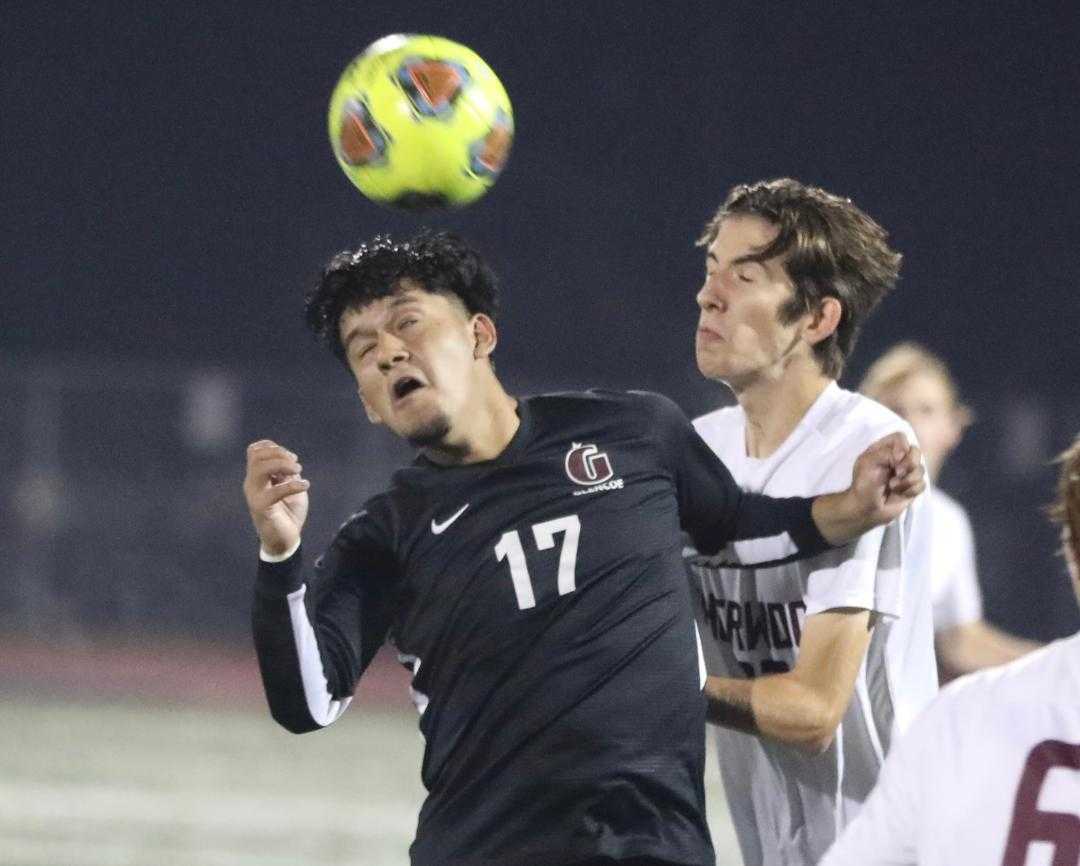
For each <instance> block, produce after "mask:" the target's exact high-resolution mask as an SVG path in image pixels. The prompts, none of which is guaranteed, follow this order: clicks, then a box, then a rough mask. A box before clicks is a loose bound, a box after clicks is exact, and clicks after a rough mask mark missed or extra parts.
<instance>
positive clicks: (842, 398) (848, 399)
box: [816, 386, 915, 447]
mask: <svg viewBox="0 0 1080 866" xmlns="http://www.w3.org/2000/svg"><path fill="white" fill-rule="evenodd" d="M823 397H824V398H825V399H826V400H827V403H826V405H825V406H824V407H823V408H824V411H823V412H821V414H820V416H819V417H818V418H817V423H816V429H817V431H818V433H819V434H821V436H822V437H823V438H824V439H825V440H826V441H844V442H847V443H850V444H856V443H858V444H860V445H861V446H863V447H865V446H866V445H869V444H871V443H872V442H875V441H877V440H878V439H880V438H881V437H882V436H888V435H889V434H890V433H897V432H899V433H903V434H904V435H905V436H907V438H908V439H909V440H910V441H911V442H914V441H915V431H914V430H912V429H911V425H910V424H908V422H907V421H905V420H904V419H903V418H901V417H900V416H899V415H897V414H896V413H895V412H893V411H892V410H891V409H887V408H886V407H884V406H882V405H881V404H880V403H878V402H877V401H876V400H871V399H870V398H869V397H864V396H863V395H862V394H857V393H855V392H854V391H848V390H847V389H845V388H841V387H839V386H835V387H833V388H831V389H830V390H829V392H827V393H826V394H825V395H823Z"/></svg>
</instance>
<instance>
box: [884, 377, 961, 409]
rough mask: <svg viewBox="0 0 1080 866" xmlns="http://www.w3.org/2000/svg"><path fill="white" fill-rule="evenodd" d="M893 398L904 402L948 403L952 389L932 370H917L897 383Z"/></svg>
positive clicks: (950, 400) (950, 399)
mask: <svg viewBox="0 0 1080 866" xmlns="http://www.w3.org/2000/svg"><path fill="white" fill-rule="evenodd" d="M895 399H896V400H898V401H900V402H905V403H908V402H910V403H914V402H916V401H921V402H929V401H933V402H936V403H943V404H950V403H952V391H951V390H950V389H949V386H948V385H946V384H945V381H944V380H943V379H942V378H941V376H939V375H938V374H937V373H935V372H933V371H932V370H919V371H918V372H916V373H912V374H911V375H910V376H908V377H907V378H906V379H903V380H902V381H901V382H900V383H899V384H897V386H896V388H895Z"/></svg>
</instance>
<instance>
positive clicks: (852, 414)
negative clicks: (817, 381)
mask: <svg viewBox="0 0 1080 866" xmlns="http://www.w3.org/2000/svg"><path fill="white" fill-rule="evenodd" d="M695 426H696V427H697V429H698V432H699V433H700V434H701V436H702V437H703V438H704V439H705V441H706V442H708V443H709V445H710V446H711V447H712V449H713V450H714V451H715V452H716V453H717V454H718V455H719V456H720V457H721V458H722V459H723V460H724V462H725V463H726V464H727V466H728V468H729V469H730V470H731V472H732V474H733V475H734V476H735V480H736V481H738V482H739V484H740V485H741V486H742V487H743V488H744V489H746V490H750V491H755V492H761V493H765V494H768V495H770V496H814V495H817V494H820V493H831V492H834V491H837V490H842V489H845V488H847V487H848V486H849V485H850V484H851V477H852V470H853V467H854V464H855V458H856V457H858V456H859V454H860V453H862V451H863V450H865V449H866V447H867V446H868V445H870V444H871V443H872V442H874V441H876V440H877V439H880V438H881V437H882V436H885V435H887V434H889V433H893V432H896V431H902V432H904V433H905V434H906V435H907V436H908V438H909V439H910V440H911V441H913V442H914V441H915V437H914V434H913V433H912V431H911V428H910V427H909V426H908V425H907V424H906V423H905V422H904V421H903V420H902V419H900V418H899V417H898V416H896V415H894V414H893V413H892V412H890V411H889V410H888V409H886V408H885V407H883V406H881V405H880V404H878V403H875V402H874V401H872V400H869V399H868V398H866V397H863V396H861V395H859V394H855V393H852V392H850V391H845V390H843V389H841V388H839V387H838V386H837V385H836V384H835V383H832V384H830V385H829V386H828V388H826V390H825V391H824V392H823V393H822V394H821V396H820V397H819V398H818V399H817V400H816V401H815V403H814V405H813V406H811V407H810V409H809V411H808V412H807V413H806V415H805V416H804V417H803V419H802V420H801V421H800V422H799V425H798V426H797V427H796V428H795V430H794V431H793V432H792V433H791V435H790V436H789V437H788V438H787V440H786V441H785V442H784V443H783V444H782V445H781V446H780V448H779V449H777V451H776V452H775V453H774V454H772V455H771V456H770V457H767V458H764V459H756V458H751V457H748V456H747V455H746V445H745V442H746V416H745V414H744V413H743V411H742V409H741V408H740V407H738V406H732V407H728V408H724V409H720V410H718V411H716V412H713V413H711V414H709V415H705V416H704V417H702V418H699V419H698V420H697V421H696V422H695ZM927 510H928V509H927V508H926V502H925V497H919V499H917V500H916V501H915V502H914V503H913V504H912V506H911V507H910V508H908V510H907V511H905V512H904V514H903V515H902V516H901V517H900V518H899V519H898V520H896V521H894V522H893V523H891V524H889V525H888V526H885V527H879V528H878V529H875V530H873V531H871V532H869V533H867V534H866V535H864V536H862V538H860V539H859V540H858V541H857V542H855V543H853V544H851V545H848V546H846V547H842V548H837V549H835V550H831V551H828V552H826V553H824V554H822V555H820V556H818V557H815V558H813V559H809V560H803V561H800V562H788V563H786V564H785V563H782V562H781V563H779V564H776V565H772V566H764V567H752V566H750V565H748V564H751V563H767V562H775V561H776V560H783V559H784V558H785V557H787V556H788V555H789V554H790V552H791V546H790V544H789V543H788V542H787V540H786V539H785V538H783V537H778V538H774V539H765V540H754V541H740V542H735V543H733V544H730V545H729V546H728V547H727V548H726V549H725V550H724V551H721V553H720V554H719V555H718V556H714V557H709V558H704V557H694V558H692V559H691V568H690V572H691V583H692V589H693V590H694V591H693V593H692V594H693V595H694V597H695V598H696V600H697V603H698V605H699V609H698V616H699V622H700V631H701V636H702V641H703V646H704V650H705V658H706V665H707V669H708V671H709V673H710V674H713V675H717V676H726V677H747V676H758V675H760V674H770V673H779V672H783V671H787V670H790V669H791V668H793V667H794V666H795V662H796V660H797V658H798V654H799V641H800V637H801V634H802V629H803V626H804V623H805V620H806V618H808V617H811V616H813V615H814V614H818V613H822V612H824V611H827V610H831V609H835V608H859V609H865V610H871V611H875V612H877V613H878V614H881V615H882V616H881V618H880V619H879V620H878V623H877V625H876V626H875V628H874V633H873V636H872V638H871V641H870V646H869V648H868V650H867V655H866V658H865V660H864V662H863V665H862V667H861V669H860V671H859V675H858V677H857V679H856V683H855V691H854V695H853V697H852V701H851V703H850V705H849V707H848V709H847V711H846V713H845V715H844V717H843V720H842V722H841V724H840V727H839V729H838V730H837V733H836V738H835V740H834V741H833V743H832V745H831V746H830V747H829V748H828V749H827V750H826V751H825V752H823V753H822V754H820V755H815V756H808V755H806V754H804V753H802V752H800V751H798V750H797V749H795V748H793V747H791V746H785V745H783V744H780V743H777V742H772V741H769V740H766V739H759V738H757V737H754V736H750V735H747V734H743V733H740V732H738V731H732V730H728V729H725V728H718V729H717V743H718V749H719V759H720V768H721V774H722V776H723V779H724V786H725V790H726V793H727V799H728V804H729V807H730V809H731V816H732V820H733V823H734V825H735V830H736V833H737V835H738V838H739V845H740V847H741V849H742V855H743V860H744V863H745V864H746V866H795V864H800V866H801V864H813V863H817V862H818V861H819V860H820V858H821V856H822V855H823V854H824V853H825V851H826V849H827V848H828V847H829V846H830V845H831V844H832V842H833V841H834V840H835V838H836V836H837V835H838V833H839V831H840V829H841V828H842V827H843V826H844V825H846V824H847V823H848V822H849V821H850V820H851V819H852V818H853V817H854V815H855V813H856V812H857V810H858V807H859V806H860V804H861V803H862V802H863V801H864V800H865V799H866V797H867V796H868V795H869V793H870V790H871V788H872V787H873V785H874V781H875V780H876V779H877V775H878V772H879V770H880V767H881V764H882V762H883V760H884V756H885V753H886V752H887V751H888V749H889V746H890V744H891V742H892V740H893V738H894V737H895V736H896V735H897V732H898V731H900V730H903V729H904V728H905V727H906V726H907V725H908V724H909V723H910V722H911V721H912V720H913V719H914V718H915V716H916V715H917V714H918V712H919V711H920V710H921V709H922V708H923V707H924V706H925V705H926V704H927V703H928V702H929V701H930V699H931V698H932V697H933V696H934V694H935V693H936V691H937V668H936V664H935V661H934V654H933V623H932V618H931V605H930V586H929V574H928V570H929V569H928V565H927V562H928V558H929V556H930V539H929V528H930V527H929V522H928V520H927Z"/></svg>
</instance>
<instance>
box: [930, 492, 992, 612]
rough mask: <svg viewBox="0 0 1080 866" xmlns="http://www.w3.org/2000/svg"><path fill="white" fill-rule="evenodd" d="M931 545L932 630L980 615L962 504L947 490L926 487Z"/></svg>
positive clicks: (970, 538)
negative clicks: (931, 533)
mask: <svg viewBox="0 0 1080 866" xmlns="http://www.w3.org/2000/svg"><path fill="white" fill-rule="evenodd" d="M928 494H929V495H928V497H927V498H928V504H929V506H930V517H931V523H932V525H933V527H934V533H933V537H934V546H933V554H932V555H931V566H930V586H931V592H932V595H933V599H934V631H943V630H944V629H947V628H953V627H954V626H958V625H966V624H967V623H970V622H977V621H978V620H980V619H982V615H983V612H982V593H981V592H980V591H979V579H978V577H977V576H976V572H975V536H974V534H973V533H972V531H971V521H970V520H969V519H968V516H967V512H966V511H964V508H963V506H962V505H961V504H960V503H959V502H957V501H956V500H955V499H953V498H952V497H951V496H949V495H948V494H947V493H945V492H943V491H941V490H939V489H937V488H933V489H931V490H930V491H928Z"/></svg>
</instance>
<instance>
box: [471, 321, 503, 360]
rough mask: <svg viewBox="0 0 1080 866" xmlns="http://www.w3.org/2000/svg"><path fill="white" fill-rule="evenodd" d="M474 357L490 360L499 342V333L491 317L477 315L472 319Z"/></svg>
mask: <svg viewBox="0 0 1080 866" xmlns="http://www.w3.org/2000/svg"><path fill="white" fill-rule="evenodd" d="M472 336H473V357H474V358H476V359H477V360H479V359H480V358H488V357H490V356H491V353H492V352H494V351H495V346H496V345H497V344H498V342H499V332H498V330H497V329H496V327H495V322H494V321H492V319H491V316H486V315H484V314H483V313H477V314H476V315H474V316H473V317H472Z"/></svg>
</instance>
